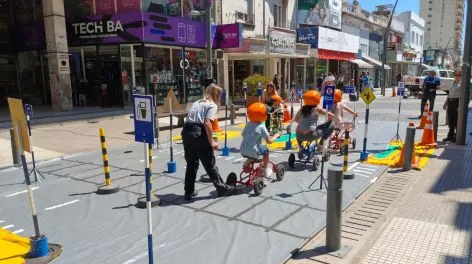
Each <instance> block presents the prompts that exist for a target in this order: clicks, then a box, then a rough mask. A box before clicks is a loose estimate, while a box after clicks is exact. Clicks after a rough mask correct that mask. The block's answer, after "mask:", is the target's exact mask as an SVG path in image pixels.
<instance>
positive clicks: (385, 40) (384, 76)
mask: <svg viewBox="0 0 472 264" xmlns="http://www.w3.org/2000/svg"><path fill="white" fill-rule="evenodd" d="M397 4H398V0H396V1H395V5H394V6H393V9H392V13H390V18H389V19H388V24H387V28H386V29H385V33H384V38H383V56H382V77H383V80H381V81H382V82H383V83H382V84H381V85H380V87H381V88H380V92H381V93H382V95H383V96H385V88H386V86H387V70H386V69H385V64H387V40H388V34H389V33H390V27H391V26H392V19H393V14H394V13H395V8H397Z"/></svg>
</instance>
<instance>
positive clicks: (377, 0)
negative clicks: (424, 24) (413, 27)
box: [350, 0, 420, 14]
mask: <svg viewBox="0 0 472 264" xmlns="http://www.w3.org/2000/svg"><path fill="white" fill-rule="evenodd" d="M358 1H359V4H360V6H361V7H362V9H365V10H368V11H373V10H375V7H376V6H378V5H385V4H392V5H393V4H395V0H358ZM350 2H351V3H352V0H350ZM410 10H411V11H413V12H415V13H417V14H420V0H398V4H397V8H396V9H395V13H397V14H400V13H401V12H403V11H410Z"/></svg>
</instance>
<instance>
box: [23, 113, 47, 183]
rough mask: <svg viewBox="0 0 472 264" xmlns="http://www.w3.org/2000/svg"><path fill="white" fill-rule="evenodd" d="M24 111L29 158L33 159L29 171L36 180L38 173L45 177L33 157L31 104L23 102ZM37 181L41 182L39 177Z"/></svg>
mask: <svg viewBox="0 0 472 264" xmlns="http://www.w3.org/2000/svg"><path fill="white" fill-rule="evenodd" d="M25 112H26V122H27V124H28V137H29V143H30V149H31V160H32V161H33V169H32V170H31V172H30V173H29V175H31V174H32V173H33V174H34V181H36V182H38V174H39V176H41V177H42V178H43V179H46V178H45V177H44V175H43V174H42V173H41V172H39V170H38V169H37V168H36V159H35V157H34V151H33V136H32V135H31V117H33V106H32V105H30V104H25ZM39 182H41V179H39Z"/></svg>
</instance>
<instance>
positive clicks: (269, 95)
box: [262, 83, 279, 132]
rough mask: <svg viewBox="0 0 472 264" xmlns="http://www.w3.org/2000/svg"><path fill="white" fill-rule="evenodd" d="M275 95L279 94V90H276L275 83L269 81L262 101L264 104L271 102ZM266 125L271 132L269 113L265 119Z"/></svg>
mask: <svg viewBox="0 0 472 264" xmlns="http://www.w3.org/2000/svg"><path fill="white" fill-rule="evenodd" d="M274 95H279V94H278V93H277V91H276V90H275V86H274V84H273V83H268V84H267V86H266V88H265V90H264V92H263V93H262V102H263V103H264V104H270V102H269V100H270V99H271V98H272V96H274ZM265 126H266V128H267V131H269V132H270V114H269V113H267V119H266V120H265Z"/></svg>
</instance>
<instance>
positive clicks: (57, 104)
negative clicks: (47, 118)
mask: <svg viewBox="0 0 472 264" xmlns="http://www.w3.org/2000/svg"><path fill="white" fill-rule="evenodd" d="M43 14H44V27H45V32H46V48H47V57H48V68H49V85H50V87H51V102H52V109H53V110H54V111H68V110H72V106H73V102H72V89H71V81H70V69H69V53H68V46H67V32H66V21H65V16H64V2H63V0H43Z"/></svg>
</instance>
